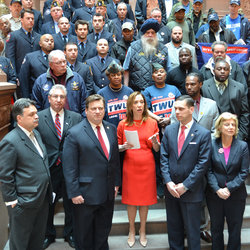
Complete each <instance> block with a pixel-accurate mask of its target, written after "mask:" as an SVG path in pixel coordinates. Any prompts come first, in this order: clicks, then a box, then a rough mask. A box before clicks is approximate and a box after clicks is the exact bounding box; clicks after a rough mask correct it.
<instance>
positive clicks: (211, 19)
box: [207, 12, 219, 23]
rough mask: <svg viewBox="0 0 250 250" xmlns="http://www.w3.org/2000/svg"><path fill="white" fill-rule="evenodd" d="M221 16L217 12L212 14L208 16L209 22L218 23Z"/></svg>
mask: <svg viewBox="0 0 250 250" xmlns="http://www.w3.org/2000/svg"><path fill="white" fill-rule="evenodd" d="M218 20H219V16H218V14H217V13H216V12H214V13H212V14H211V15H209V16H208V18H207V22H208V23H210V22H211V21H218Z"/></svg>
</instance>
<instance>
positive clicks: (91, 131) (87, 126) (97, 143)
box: [83, 119, 107, 159]
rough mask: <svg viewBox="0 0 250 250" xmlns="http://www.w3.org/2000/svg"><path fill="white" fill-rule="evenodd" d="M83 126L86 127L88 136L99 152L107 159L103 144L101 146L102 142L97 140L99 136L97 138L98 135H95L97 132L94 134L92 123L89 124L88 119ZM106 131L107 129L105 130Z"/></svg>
mask: <svg viewBox="0 0 250 250" xmlns="http://www.w3.org/2000/svg"><path fill="white" fill-rule="evenodd" d="M83 125H84V128H85V132H86V134H87V135H88V136H89V137H90V138H91V140H92V141H93V142H94V143H95V144H96V146H97V148H98V150H99V151H100V152H101V153H102V154H103V155H104V157H105V158H106V156H105V154H104V152H103V150H102V146H101V144H100V142H99V140H98V138H97V136H96V134H95V132H94V130H93V128H92V126H91V125H90V123H89V122H88V120H87V119H85V120H84V123H83ZM105 130H106V129H105ZM106 159H107V158H106Z"/></svg>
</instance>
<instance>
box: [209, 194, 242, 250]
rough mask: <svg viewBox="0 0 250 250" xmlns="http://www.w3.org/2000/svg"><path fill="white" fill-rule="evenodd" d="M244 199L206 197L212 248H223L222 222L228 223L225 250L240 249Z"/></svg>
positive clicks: (217, 249)
mask: <svg viewBox="0 0 250 250" xmlns="http://www.w3.org/2000/svg"><path fill="white" fill-rule="evenodd" d="M245 205H246V200H231V199H230V198H229V199H227V200H223V199H220V198H219V197H218V199H211V198H207V206H208V211H209V214H210V221H211V234H212V249H213V250H224V237H223V230H224V222H225V219H226V222H227V225H228V233H229V238H228V243H227V250H240V246H241V240H240V239H241V226H242V221H243V214H244V211H245Z"/></svg>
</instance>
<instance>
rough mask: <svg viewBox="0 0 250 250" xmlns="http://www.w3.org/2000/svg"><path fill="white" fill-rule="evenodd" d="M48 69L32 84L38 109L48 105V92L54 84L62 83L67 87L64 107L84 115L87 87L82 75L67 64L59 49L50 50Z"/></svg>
mask: <svg viewBox="0 0 250 250" xmlns="http://www.w3.org/2000/svg"><path fill="white" fill-rule="evenodd" d="M48 60H49V69H48V70H47V72H46V73H44V74H42V75H40V76H39V77H38V78H37V79H36V81H35V83H34V86H33V89H32V96H33V99H34V100H35V101H36V107H37V109H38V110H43V109H46V108H48V107H49V100H48V94H49V91H50V89H51V88H52V86H53V85H54V84H62V85H64V86H65V87H66V89H67V92H68V93H67V100H66V102H65V106H64V107H65V108H66V109H69V110H72V111H75V112H77V113H80V114H82V115H83V116H85V113H84V111H85V99H86V97H87V89H86V86H85V82H84V80H83V79H82V77H81V76H80V75H79V74H78V73H76V72H72V70H71V69H70V68H69V67H68V66H67V60H66V57H65V55H64V53H63V52H62V51H61V50H53V51H51V52H50V54H49V57H48Z"/></svg>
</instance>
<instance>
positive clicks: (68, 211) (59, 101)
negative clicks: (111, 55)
mask: <svg viewBox="0 0 250 250" xmlns="http://www.w3.org/2000/svg"><path fill="white" fill-rule="evenodd" d="M66 94H67V90H66V88H65V87H64V86H63V85H61V84H56V85H54V86H53V87H52V88H51V90H50V92H49V96H48V98H49V103H50V107H49V108H47V109H45V110H43V111H40V112H39V113H38V116H39V126H38V128H37V129H38V131H39V132H40V134H41V137H42V140H43V143H44V144H45V147H46V149H47V152H48V158H49V170H50V175H51V181H52V186H53V192H54V193H56V199H55V201H58V199H59V198H60V197H61V196H62V197H63V207H64V212H65V226H64V232H63V237H64V238H65V241H68V243H69V245H70V246H71V247H74V246H75V244H74V238H73V222H72V203H71V200H69V199H68V197H67V193H66V188H65V182H64V178H63V170H62V150H63V143H64V139H65V137H66V134H67V131H68V130H69V129H70V128H71V127H73V126H74V125H76V124H78V123H79V122H80V121H81V120H82V117H81V115H80V114H78V113H75V112H73V111H69V110H66V109H64V106H65V103H66ZM58 119H59V122H58ZM54 212H55V202H54V203H53V204H52V205H50V206H49V214H48V222H47V229H46V234H45V240H44V244H43V249H45V248H47V247H48V246H49V245H50V244H51V243H52V242H54V241H55V238H56V230H55V227H54V223H53V220H54Z"/></svg>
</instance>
